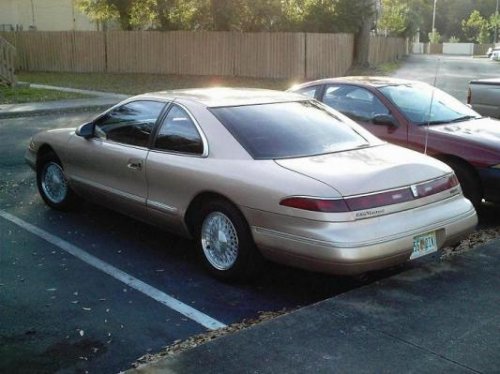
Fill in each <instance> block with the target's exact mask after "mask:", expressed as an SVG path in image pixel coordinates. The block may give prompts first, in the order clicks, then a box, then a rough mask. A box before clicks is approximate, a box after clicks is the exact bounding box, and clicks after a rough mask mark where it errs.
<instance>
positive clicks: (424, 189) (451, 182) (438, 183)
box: [412, 174, 458, 198]
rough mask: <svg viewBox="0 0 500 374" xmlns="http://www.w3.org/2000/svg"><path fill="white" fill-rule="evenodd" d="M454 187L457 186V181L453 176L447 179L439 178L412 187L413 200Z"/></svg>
mask: <svg viewBox="0 0 500 374" xmlns="http://www.w3.org/2000/svg"><path fill="white" fill-rule="evenodd" d="M455 186H458V179H457V177H456V176H455V174H453V175H451V176H449V177H447V178H439V179H435V180H433V181H430V182H427V183H422V184H418V185H416V186H412V190H413V194H414V195H415V198H420V197H426V196H430V195H434V194H436V193H439V192H443V191H446V190H449V189H450V188H453V187H455Z"/></svg>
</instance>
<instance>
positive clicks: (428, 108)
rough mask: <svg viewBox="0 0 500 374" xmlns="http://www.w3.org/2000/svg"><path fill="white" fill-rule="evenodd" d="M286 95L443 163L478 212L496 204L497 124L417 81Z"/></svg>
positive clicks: (346, 84) (354, 81) (330, 86)
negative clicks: (335, 113) (324, 107)
mask: <svg viewBox="0 0 500 374" xmlns="http://www.w3.org/2000/svg"><path fill="white" fill-rule="evenodd" d="M290 91H293V92H298V93H301V94H303V95H306V96H309V97H314V98H316V99H317V100H319V101H322V102H323V103H325V104H326V105H328V106H330V107H332V108H334V109H336V110H338V111H340V112H342V113H343V114H345V115H346V116H348V117H350V118H351V119H353V120H355V121H356V122H358V123H359V124H361V125H363V126H364V127H365V128H366V129H367V130H369V131H371V132H372V133H373V134H375V135H376V136H378V137H379V138H381V139H384V140H386V141H388V142H390V143H394V144H398V145H401V146H404V147H407V148H410V149H413V150H417V151H420V152H424V153H427V154H428V155H430V156H433V157H435V158H437V159H439V160H441V161H444V162H445V163H447V164H448V165H449V166H450V167H451V168H452V169H453V170H454V171H455V173H456V175H457V177H458V179H459V180H460V183H461V185H462V189H463V191H464V194H465V196H467V197H468V198H469V199H470V200H471V201H472V202H473V203H474V205H475V206H476V207H477V206H478V205H479V204H480V203H481V200H482V199H485V200H487V201H492V202H500V121H498V120H494V119H491V118H484V117H481V115H480V114H478V113H477V112H475V111H473V110H472V109H470V108H469V107H468V106H466V105H465V104H463V103H461V102H460V101H458V100H457V99H455V98H453V97H452V96H450V95H448V94H446V93H445V92H443V91H441V90H439V89H436V88H434V87H432V86H430V85H428V84H426V83H422V82H416V81H408V80H401V79H394V78H388V77H343V78H332V79H322V80H317V81H313V82H308V83H304V84H301V85H298V86H295V87H293V88H291V89H290Z"/></svg>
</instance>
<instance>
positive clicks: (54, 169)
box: [41, 161, 68, 204]
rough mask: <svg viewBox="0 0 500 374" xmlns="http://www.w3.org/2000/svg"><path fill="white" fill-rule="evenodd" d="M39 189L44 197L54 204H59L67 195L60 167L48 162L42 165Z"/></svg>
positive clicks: (66, 187)
mask: <svg viewBox="0 0 500 374" xmlns="http://www.w3.org/2000/svg"><path fill="white" fill-rule="evenodd" d="M41 187H42V190H43V193H44V194H45V197H46V198H47V199H48V200H49V201H50V202H52V203H54V204H60V203H62V202H63V201H64V199H65V198H66V195H67V194H68V183H67V182H66V178H65V177H64V171H63V169H62V167H61V165H59V164H57V163H56V162H53V161H51V162H48V163H47V164H45V165H44V167H43V170H42V176H41Z"/></svg>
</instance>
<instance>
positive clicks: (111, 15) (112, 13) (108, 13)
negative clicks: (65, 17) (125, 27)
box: [76, 0, 120, 25]
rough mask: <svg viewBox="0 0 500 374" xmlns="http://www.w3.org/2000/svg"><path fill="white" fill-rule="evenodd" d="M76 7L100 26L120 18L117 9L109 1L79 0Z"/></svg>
mask: <svg viewBox="0 0 500 374" xmlns="http://www.w3.org/2000/svg"><path fill="white" fill-rule="evenodd" d="M76 5H77V7H78V9H79V10H80V11H81V12H82V13H85V14H86V15H87V16H88V17H89V19H90V20H91V21H93V22H96V23H97V24H98V25H99V24H100V25H106V23H107V22H109V21H115V20H118V19H119V18H120V14H119V13H118V10H117V9H116V7H115V6H113V5H112V4H110V3H109V2H108V1H107V0H78V1H77V3H76Z"/></svg>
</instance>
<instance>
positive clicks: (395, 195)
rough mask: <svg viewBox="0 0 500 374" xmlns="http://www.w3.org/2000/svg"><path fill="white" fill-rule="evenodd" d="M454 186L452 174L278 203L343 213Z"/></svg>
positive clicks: (401, 200)
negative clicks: (340, 196) (364, 191)
mask: <svg viewBox="0 0 500 374" xmlns="http://www.w3.org/2000/svg"><path fill="white" fill-rule="evenodd" d="M455 186H458V179H457V177H456V176H455V175H454V174H453V175H451V176H448V177H443V178H438V179H434V180H432V181H430V182H425V183H422V184H417V185H413V186H411V187H405V188H401V189H398V190H393V191H385V192H380V193H374V194H371V195H365V196H357V197H351V198H346V199H320V198H314V197H298V196H296V197H288V198H286V199H283V200H281V202H280V205H283V206H287V207H291V208H296V209H302V210H309V211H312V212H323V213H344V212H351V211H358V210H366V209H372V208H378V207H381V206H386V205H392V204H399V203H403V202H407V201H412V200H416V199H420V198H423V197H427V196H430V195H434V194H437V193H439V192H442V191H446V190H449V189H451V188H453V187H455Z"/></svg>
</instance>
